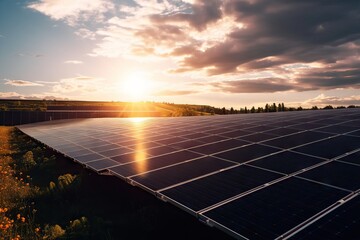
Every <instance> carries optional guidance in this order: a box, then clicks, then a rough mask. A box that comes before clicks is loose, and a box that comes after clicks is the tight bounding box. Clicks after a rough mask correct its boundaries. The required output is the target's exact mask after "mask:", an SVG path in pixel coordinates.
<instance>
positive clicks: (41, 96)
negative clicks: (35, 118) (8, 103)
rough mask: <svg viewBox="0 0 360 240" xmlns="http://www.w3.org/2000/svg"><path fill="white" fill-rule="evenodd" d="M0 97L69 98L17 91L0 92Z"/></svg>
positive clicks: (31, 98)
mask: <svg viewBox="0 0 360 240" xmlns="http://www.w3.org/2000/svg"><path fill="white" fill-rule="evenodd" d="M0 99H25V100H43V99H46V100H54V99H56V100H69V99H68V98H63V97H60V96H53V95H49V94H31V95H24V94H20V93H17V92H0Z"/></svg>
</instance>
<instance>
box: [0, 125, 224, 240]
mask: <svg viewBox="0 0 360 240" xmlns="http://www.w3.org/2000/svg"><path fill="white" fill-rule="evenodd" d="M0 183H1V184H0V186H1V188H0V239H193V238H200V239H230V238H229V237H228V236H227V235H225V234H224V233H222V232H220V231H218V230H216V229H213V228H210V227H208V226H205V225H203V224H201V223H200V222H199V221H197V220H196V219H195V218H194V217H192V216H190V215H188V214H186V213H185V212H183V211H181V210H179V209H177V208H175V207H173V206H171V205H170V204H167V203H164V202H161V201H160V200H158V199H156V198H155V197H154V196H152V195H150V194H148V193H145V192H143V191H141V190H140V189H138V188H135V187H132V186H130V185H128V184H126V183H125V182H123V181H122V180H120V179H118V178H116V177H113V176H111V177H110V176H100V175H97V174H96V173H94V172H91V171H89V170H87V169H84V168H83V167H81V166H80V165H78V164H76V163H74V162H72V161H71V160H70V159H67V158H64V157H63V156H61V155H57V154H56V153H54V152H52V151H51V150H49V149H47V148H45V147H44V146H42V145H39V144H38V143H36V142H34V141H33V140H31V139H30V138H28V137H27V136H25V135H24V134H22V133H21V132H19V131H18V130H16V129H15V128H11V127H0Z"/></svg>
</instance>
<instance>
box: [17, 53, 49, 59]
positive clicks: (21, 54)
mask: <svg viewBox="0 0 360 240" xmlns="http://www.w3.org/2000/svg"><path fill="white" fill-rule="evenodd" d="M17 56H19V57H34V58H41V57H44V55H43V54H40V53H36V54H32V53H18V54H17Z"/></svg>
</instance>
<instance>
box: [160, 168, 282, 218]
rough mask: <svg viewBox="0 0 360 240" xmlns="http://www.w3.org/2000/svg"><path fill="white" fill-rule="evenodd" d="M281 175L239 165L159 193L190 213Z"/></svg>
mask: <svg viewBox="0 0 360 240" xmlns="http://www.w3.org/2000/svg"><path fill="white" fill-rule="evenodd" d="M281 176H282V175H280V174H276V173H272V172H267V171H264V170H261V169H256V168H253V167H250V166H239V167H235V168H232V169H230V170H226V171H223V172H220V173H217V174H213V175H211V176H208V177H205V178H200V179H198V180H195V181H192V182H189V183H186V184H183V185H179V186H176V187H173V188H170V189H168V190H165V191H162V192H161V193H162V194H164V195H165V196H166V197H168V198H171V199H173V200H175V201H176V202H178V203H180V204H183V205H185V206H187V207H188V208H190V209H192V210H193V211H199V210H201V209H204V208H206V207H209V206H211V205H213V204H216V203H218V202H220V201H223V200H226V199H227V198H230V197H233V196H235V195H237V194H240V193H243V192H246V191H248V190H250V189H252V188H255V187H258V186H260V185H262V184H264V183H267V182H270V181H272V180H275V179H276V178H279V177H281Z"/></svg>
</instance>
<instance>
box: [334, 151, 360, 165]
mask: <svg viewBox="0 0 360 240" xmlns="http://www.w3.org/2000/svg"><path fill="white" fill-rule="evenodd" d="M339 161H344V162H348V163H353V164H357V165H360V151H357V152H355V153H353V154H350V155H347V156H345V157H342V158H340V159H339Z"/></svg>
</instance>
